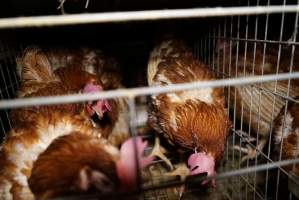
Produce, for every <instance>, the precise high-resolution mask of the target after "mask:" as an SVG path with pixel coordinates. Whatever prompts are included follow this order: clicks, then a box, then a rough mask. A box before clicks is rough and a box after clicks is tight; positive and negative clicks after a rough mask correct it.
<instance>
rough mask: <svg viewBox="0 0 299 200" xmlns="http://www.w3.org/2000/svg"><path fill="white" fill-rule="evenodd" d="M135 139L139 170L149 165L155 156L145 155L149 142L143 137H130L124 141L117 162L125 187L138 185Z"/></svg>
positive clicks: (130, 187)
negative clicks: (143, 139)
mask: <svg viewBox="0 0 299 200" xmlns="http://www.w3.org/2000/svg"><path fill="white" fill-rule="evenodd" d="M134 140H135V142H136V147H137V157H138V160H139V170H142V169H143V168H145V167H146V166H147V165H149V164H150V163H151V162H152V161H153V159H154V157H152V156H147V157H145V156H144V155H143V153H144V150H145V148H146V147H147V142H146V141H145V142H144V141H142V139H141V137H139V136H138V137H135V138H130V139H128V140H127V141H126V142H124V143H123V144H122V146H121V148H120V160H119V161H118V163H117V172H118V176H119V178H120V180H121V181H122V186H123V187H124V188H125V189H132V188H135V187H136V179H137V167H136V160H135V148H134Z"/></svg>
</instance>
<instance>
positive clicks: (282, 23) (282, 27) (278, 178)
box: [274, 0, 289, 200]
mask: <svg viewBox="0 0 299 200" xmlns="http://www.w3.org/2000/svg"><path fill="white" fill-rule="evenodd" d="M283 4H284V5H285V4H286V0H283ZM284 18H285V13H284V12H283V13H282V15H281V25H280V34H279V41H282V38H283V30H284V22H285V21H284ZM280 57H281V44H280V45H279V46H278V56H277V68H276V74H278V72H279V64H280ZM288 86H289V85H288ZM276 89H277V81H276V83H275V88H274V91H276ZM287 93H289V87H288V92H287ZM274 98H275V97H274ZM287 104H288V101H286V105H285V106H286V107H285V108H286V109H287ZM284 117H286V112H285V113H284ZM284 125H285V124H284V122H283V124H282V127H284ZM282 143H283V137H282V140H281V144H282ZM281 149H282V145H281V148H280V152H279V160H281ZM279 183H280V170H278V172H277V179H276V193H275V199H276V200H278V195H279Z"/></svg>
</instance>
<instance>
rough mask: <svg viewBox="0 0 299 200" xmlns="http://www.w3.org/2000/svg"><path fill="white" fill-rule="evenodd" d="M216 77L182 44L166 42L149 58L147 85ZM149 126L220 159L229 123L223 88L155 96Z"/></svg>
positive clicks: (176, 141) (184, 144)
mask: <svg viewBox="0 0 299 200" xmlns="http://www.w3.org/2000/svg"><path fill="white" fill-rule="evenodd" d="M213 79H214V76H213V74H212V73H211V72H210V71H209V70H208V69H207V67H206V66H205V65H204V64H203V63H201V62H199V61H198V60H196V59H195V58H194V57H193V55H192V53H191V51H190V50H189V49H188V48H187V47H186V46H185V45H184V44H183V43H182V42H180V41H173V40H170V41H165V42H163V43H162V44H161V45H159V46H158V47H156V48H155V49H154V50H153V52H152V53H151V56H150V61H149V67H148V82H149V84H150V85H169V84H175V83H186V82H194V81H205V80H213ZM150 115H152V116H149V118H150V123H151V124H152V126H153V128H155V129H156V130H157V131H158V132H160V133H163V135H164V136H165V137H166V138H167V139H168V140H169V141H170V143H172V144H175V145H178V147H181V148H185V149H190V150H194V149H198V150H199V151H205V152H206V153H208V154H210V155H212V156H213V157H214V158H215V159H217V160H218V159H221V156H222V154H223V150H224V144H225V141H226V137H227V134H228V130H229V126H230V122H229V119H228V117H227V115H226V113H225V109H224V96H223V92H222V90H221V89H220V88H215V89H214V88H213V89H212V88H204V89H198V90H192V91H181V92H175V93H170V94H160V95H156V96H153V97H152V110H151V111H150Z"/></svg>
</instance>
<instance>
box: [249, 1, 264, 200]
mask: <svg viewBox="0 0 299 200" xmlns="http://www.w3.org/2000/svg"><path fill="white" fill-rule="evenodd" d="M259 2H260V1H259V0H257V5H259ZM255 19H256V20H255V30H254V32H255V33H254V39H257V33H258V23H259V16H255ZM256 44H257V43H256V42H255V43H254V50H253V61H252V65H253V69H252V71H253V72H254V71H255V70H254V69H255V67H256V66H255V61H256ZM264 57H265V55H263V59H264ZM263 64H264V63H263ZM261 75H262V76H263V75H264V71H263V66H262V74H261ZM251 91H252V90H251ZM258 102H259V103H258V124H257V135H256V143H257V145H258V144H259V136H260V134H259V129H260V116H261V114H260V110H261V91H259V97H258ZM250 108H251V107H250ZM251 114H252V112H251ZM249 137H250V136H249ZM257 155H258V154H256V155H255V160H254V165H257V164H258V163H257ZM253 187H254V188H256V172H254V183H253ZM253 199H254V200H255V195H254V196H253Z"/></svg>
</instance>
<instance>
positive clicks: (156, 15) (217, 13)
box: [0, 5, 299, 29]
mask: <svg viewBox="0 0 299 200" xmlns="http://www.w3.org/2000/svg"><path fill="white" fill-rule="evenodd" d="M281 12H285V13H292V12H299V6H298V5H284V6H252V7H247V6H246V7H216V8H192V9H171V10H148V11H126V12H106V13H95V14H71V15H59V16H58V15H57V16H38V17H17V18H4V19H0V29H3V28H20V27H34V26H38V27H41V26H61V25H73V24H87V23H111V22H128V21H145V20H146V21H148V20H161V19H183V18H200V17H221V16H234V15H260V14H267V13H281Z"/></svg>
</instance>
